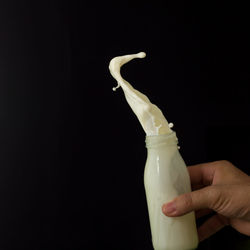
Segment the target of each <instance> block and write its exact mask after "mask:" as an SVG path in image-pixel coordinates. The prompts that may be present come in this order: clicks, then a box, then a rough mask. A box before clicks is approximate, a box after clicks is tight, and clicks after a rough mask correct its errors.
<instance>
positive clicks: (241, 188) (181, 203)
mask: <svg viewBox="0 0 250 250" xmlns="http://www.w3.org/2000/svg"><path fill="white" fill-rule="evenodd" d="M188 171H189V175H190V179H191V185H192V190H194V191H193V192H191V193H186V194H183V195H180V196H178V197H176V198H175V199H174V200H173V201H171V202H169V203H166V204H164V205H163V206H162V211H163V213H164V214H165V215H167V216H169V217H177V216H181V215H184V214H187V213H189V212H191V211H195V213H196V217H197V218H199V217H201V216H204V215H206V214H209V213H211V212H212V211H215V212H217V213H216V214H215V215H213V216H212V217H210V218H209V219H208V220H207V221H205V222H204V224H203V225H201V226H200V227H199V228H198V235H199V240H200V241H202V240H204V239H206V238H208V237H210V236H211V235H212V234H214V233H216V232H217V231H219V230H220V229H221V228H223V227H224V226H226V225H231V226H232V227H233V228H235V229H236V230H237V231H239V232H240V233H243V234H246V235H248V236H250V176H248V175H247V174H245V173H243V172H242V171H241V170H239V169H238V168H236V167H235V166H234V165H233V164H231V163H230V162H228V161H216V162H211V163H204V164H198V165H195V166H191V167H188Z"/></svg>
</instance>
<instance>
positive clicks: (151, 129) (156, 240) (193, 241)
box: [109, 52, 198, 250]
mask: <svg viewBox="0 0 250 250" xmlns="http://www.w3.org/2000/svg"><path fill="white" fill-rule="evenodd" d="M145 56H146V54H145V53H144V52H140V53H138V54H132V55H126V56H119V57H115V58H113V59H112V60H111V61H110V64H109V69H110V73H111V75H112V76H113V77H114V78H115V79H116V80H117V83H118V85H117V87H115V88H113V90H116V89H117V88H119V87H122V89H123V92H124V95H125V98H126V100H127V102H128V104H129V105H130V107H131V108H132V110H133V112H134V113H135V115H136V116H137V118H138V120H139V121H140V123H141V125H142V127H143V129H144V131H145V133H146V147H147V161H146V166H145V172H144V185H145V191H146V197H147V205H148V213H149V220H150V227H151V235H152V243H153V247H154V249H155V250H189V249H195V248H196V247H197V245H198V237H197V230H196V224H195V217H194V213H193V212H191V213H189V214H187V215H184V216H181V217H174V218H173V217H172V218H170V217H167V216H165V215H164V214H163V213H162V205H163V204H164V203H166V202H168V201H171V200H172V199H173V198H175V197H176V196H178V195H180V194H183V193H187V192H190V191H191V186H190V179H189V175H188V171H187V168H186V165H185V163H184V161H183V159H182V157H181V155H180V153H179V150H178V146H177V137H176V134H175V132H174V131H173V130H172V129H171V128H172V126H173V124H171V123H169V124H168V122H167V120H166V118H165V117H164V115H163V114H162V112H161V110H160V109H159V108H158V107H157V106H156V105H154V104H152V103H151V102H150V100H149V99H148V97H147V96H145V95H144V94H142V93H141V92H139V91H138V90H136V89H134V88H133V87H132V85H131V84H130V83H128V82H127V81H126V80H124V79H123V78H122V76H121V74H120V68H121V66H122V65H123V64H125V63H127V62H129V61H130V60H132V59H134V58H143V57H145Z"/></svg>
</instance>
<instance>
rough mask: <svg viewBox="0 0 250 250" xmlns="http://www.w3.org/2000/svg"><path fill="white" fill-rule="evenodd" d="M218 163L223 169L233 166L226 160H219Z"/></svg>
mask: <svg viewBox="0 0 250 250" xmlns="http://www.w3.org/2000/svg"><path fill="white" fill-rule="evenodd" d="M218 163H219V165H221V166H224V167H231V166H233V164H232V163H231V162H230V161H228V160H221V161H219V162H218Z"/></svg>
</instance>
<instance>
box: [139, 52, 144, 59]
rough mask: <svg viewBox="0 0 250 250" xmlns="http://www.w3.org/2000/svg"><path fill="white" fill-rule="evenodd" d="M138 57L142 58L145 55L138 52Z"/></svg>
mask: <svg viewBox="0 0 250 250" xmlns="http://www.w3.org/2000/svg"><path fill="white" fill-rule="evenodd" d="M137 55H138V57H139V58H144V57H145V56H146V53H145V52H140V53H138V54H137Z"/></svg>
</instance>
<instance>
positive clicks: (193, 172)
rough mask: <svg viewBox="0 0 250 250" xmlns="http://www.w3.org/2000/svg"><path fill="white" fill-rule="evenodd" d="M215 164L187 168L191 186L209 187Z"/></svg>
mask: <svg viewBox="0 0 250 250" xmlns="http://www.w3.org/2000/svg"><path fill="white" fill-rule="evenodd" d="M216 166H217V164H216V163H215V162H209V163H202V164H197V165H193V166H189V167H188V168H187V169H188V172H189V176H190V180H191V184H192V185H204V186H208V185H211V184H212V182H213V178H214V173H215V170H216Z"/></svg>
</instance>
